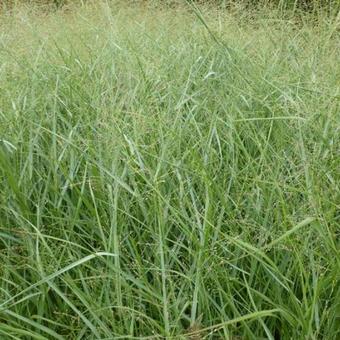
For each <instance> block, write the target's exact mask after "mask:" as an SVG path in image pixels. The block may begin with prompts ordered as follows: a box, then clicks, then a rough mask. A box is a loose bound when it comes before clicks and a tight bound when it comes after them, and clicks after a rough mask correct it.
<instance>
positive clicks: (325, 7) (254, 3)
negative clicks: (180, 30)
mask: <svg viewBox="0 0 340 340" xmlns="http://www.w3.org/2000/svg"><path fill="white" fill-rule="evenodd" d="M90 1H91V0H2V1H0V4H2V5H3V6H5V7H8V8H10V7H12V6H13V5H18V4H25V5H33V4H34V5H43V6H51V7H54V8H61V7H63V6H65V5H71V4H74V3H80V4H84V3H86V2H90ZM107 1H108V2H119V1H120V2H122V0H107ZM123 2H124V3H127V2H130V3H131V4H141V3H143V4H146V5H147V4H152V5H154V4H157V5H165V6H169V5H171V6H174V5H181V4H184V3H194V4H200V5H213V6H218V7H219V8H228V7H233V6H243V7H245V8H248V9H260V8H264V7H271V8H278V9H280V10H289V11H307V12H319V11H323V12H324V11H327V12H328V13H331V14H335V15H337V14H338V12H339V10H340V1H339V0H124V1H123Z"/></svg>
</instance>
